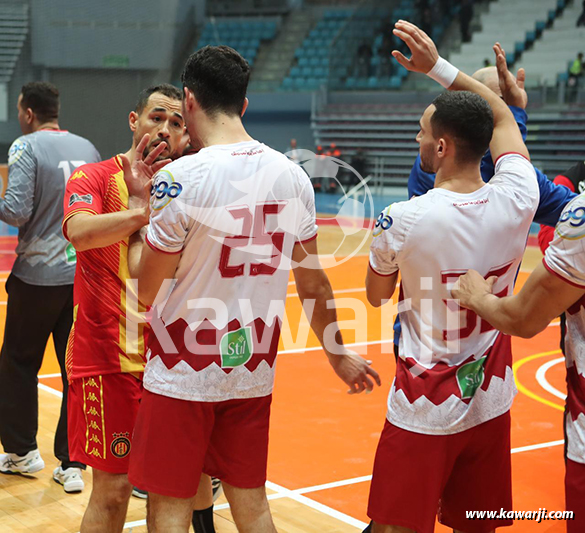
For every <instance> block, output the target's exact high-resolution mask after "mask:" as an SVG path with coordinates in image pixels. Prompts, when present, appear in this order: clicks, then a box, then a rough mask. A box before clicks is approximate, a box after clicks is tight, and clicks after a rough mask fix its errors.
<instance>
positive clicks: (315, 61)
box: [309, 57, 321, 67]
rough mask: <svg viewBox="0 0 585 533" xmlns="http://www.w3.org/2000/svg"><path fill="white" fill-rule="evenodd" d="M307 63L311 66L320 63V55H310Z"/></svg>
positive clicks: (316, 65)
mask: <svg viewBox="0 0 585 533" xmlns="http://www.w3.org/2000/svg"><path fill="white" fill-rule="evenodd" d="M309 65H310V66H311V67H318V66H320V65H321V58H320V57H311V58H310V59H309Z"/></svg>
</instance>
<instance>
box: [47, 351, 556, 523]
mask: <svg viewBox="0 0 585 533" xmlns="http://www.w3.org/2000/svg"><path fill="white" fill-rule="evenodd" d="M377 342H380V341H377ZM38 388H39V389H41V390H43V391H45V392H48V393H49V394H52V395H54V396H57V397H59V398H62V397H63V393H62V392H60V391H58V390H55V389H53V388H51V387H48V386H46V385H43V384H42V383H39V384H38ZM562 444H564V440H556V441H550V442H543V443H540V444H532V445H529V446H521V447H519V448H513V449H512V450H511V453H520V452H527V451H531V450H539V449H542V448H550V447H553V446H560V445H562ZM371 479H372V476H371V475H370V476H361V477H356V478H351V479H344V480H341V481H334V482H332V483H325V484H322V485H314V486H312V487H306V488H302V489H295V490H289V489H286V488H284V487H281V486H280V485H277V484H276V483H272V482H271V481H267V482H266V488H268V489H270V490H273V491H275V494H270V495H269V496H268V499H269V500H276V499H280V498H289V499H291V500H293V501H296V502H298V503H301V504H303V505H306V506H307V507H310V508H311V509H315V510H316V511H319V512H321V513H323V514H326V515H327V516H330V517H332V518H335V519H337V520H340V521H341V522H344V523H345V524H348V525H350V526H354V527H356V528H357V529H364V528H365V527H366V525H367V524H366V523H365V522H362V521H361V520H358V519H356V518H353V517H352V516H349V515H347V514H345V513H342V512H341V511H337V510H336V509H333V508H331V507H328V506H327V505H323V504H322V503H319V502H316V501H314V500H311V499H310V498H307V497H306V496H303V494H308V493H311V492H317V491H321V490H326V489H332V488H336V487H343V486H347V485H354V484H357V483H364V482H366V481H370V480H371ZM227 508H229V504H227V503H225V504H221V505H218V506H215V509H216V510H218V511H219V510H221V509H227ZM143 525H146V520H137V521H134V522H127V523H126V524H124V529H129V528H133V527H138V526H143Z"/></svg>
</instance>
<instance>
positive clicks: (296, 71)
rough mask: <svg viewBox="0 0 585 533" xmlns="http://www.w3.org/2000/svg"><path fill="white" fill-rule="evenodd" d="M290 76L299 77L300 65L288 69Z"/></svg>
mask: <svg viewBox="0 0 585 533" xmlns="http://www.w3.org/2000/svg"><path fill="white" fill-rule="evenodd" d="M290 77H291V78H300V77H301V69H300V67H293V68H291V69H290Z"/></svg>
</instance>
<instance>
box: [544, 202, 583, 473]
mask: <svg viewBox="0 0 585 533" xmlns="http://www.w3.org/2000/svg"><path fill="white" fill-rule="evenodd" d="M544 266H545V267H546V269H547V270H548V271H549V272H552V273H553V274H555V275H556V276H560V277H561V278H562V279H563V280H564V281H566V282H567V283H570V284H571V285H575V286H577V287H579V288H582V289H583V290H585V193H583V194H581V195H580V196H577V198H575V199H574V200H572V201H571V202H569V204H567V207H565V210H564V211H563V214H562V215H561V218H560V219H559V222H558V224H557V227H556V229H555V238H554V240H553V241H552V242H551V243H550V246H549V247H548V249H547V251H546V255H545V257H544ZM584 306H585V297H583V298H581V300H579V301H578V302H575V304H573V305H572V306H571V307H569V309H567V313H566V315H567V334H566V336H565V361H566V365H567V410H566V414H565V417H566V422H567V424H566V427H567V443H568V449H567V457H568V458H569V459H571V460H572V461H576V462H578V463H585V309H584Z"/></svg>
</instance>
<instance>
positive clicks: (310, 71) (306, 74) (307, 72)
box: [301, 67, 313, 78]
mask: <svg viewBox="0 0 585 533" xmlns="http://www.w3.org/2000/svg"><path fill="white" fill-rule="evenodd" d="M312 75H313V68H312V67H303V68H302V69H301V76H303V77H305V78H309V77H310V76H312Z"/></svg>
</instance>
